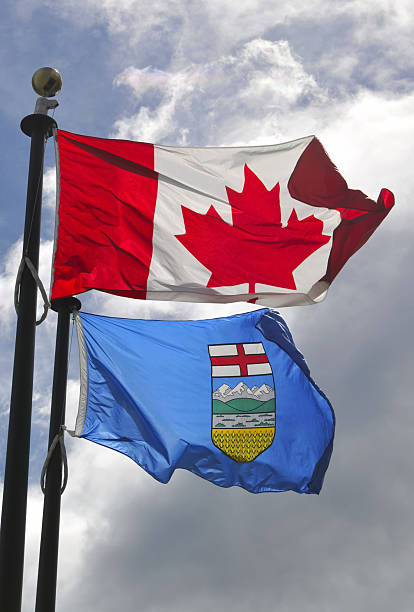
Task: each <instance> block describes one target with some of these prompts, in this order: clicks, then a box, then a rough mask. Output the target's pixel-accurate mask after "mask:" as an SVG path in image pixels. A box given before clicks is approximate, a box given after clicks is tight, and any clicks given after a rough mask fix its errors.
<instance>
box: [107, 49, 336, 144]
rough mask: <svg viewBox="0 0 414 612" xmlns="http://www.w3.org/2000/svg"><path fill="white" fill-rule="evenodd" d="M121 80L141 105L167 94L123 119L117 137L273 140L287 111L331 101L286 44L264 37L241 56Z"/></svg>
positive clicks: (129, 74)
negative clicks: (148, 95) (155, 95)
mask: <svg viewBox="0 0 414 612" xmlns="http://www.w3.org/2000/svg"><path fill="white" fill-rule="evenodd" d="M115 83H116V84H117V85H118V86H119V85H125V86H127V87H129V88H130V89H131V90H132V91H133V92H134V94H135V95H136V96H137V99H138V100H140V99H141V98H142V96H143V95H144V94H145V93H147V92H148V90H149V89H151V90H152V91H154V93H158V94H159V95H160V96H161V98H160V102H159V104H158V105H157V106H156V107H155V108H154V109H150V108H148V107H147V106H143V107H141V109H140V110H139V112H138V113H137V114H136V115H133V116H132V117H125V118H123V119H120V120H118V121H117V122H116V123H115V132H114V135H115V136H117V137H120V138H131V139H136V140H149V141H157V142H160V141H164V142H166V141H167V142H175V143H177V142H178V143H179V144H182V143H183V131H182V128H183V127H185V139H186V140H187V139H188V140H190V142H191V143H192V144H216V145H223V144H227V145H228V144H231V145H233V144H238V143H244V144H253V143H255V142H258V141H259V140H260V142H261V143H262V144H264V143H269V142H274V141H275V140H277V138H278V136H279V135H280V133H281V131H282V126H281V124H282V121H283V120H282V117H283V115H284V113H289V112H291V111H292V109H296V108H298V107H299V108H301V107H303V106H305V107H309V105H310V102H311V101H312V103H313V104H315V105H317V106H318V105H320V104H322V103H323V102H324V101H325V99H326V96H325V94H324V92H323V91H322V90H321V88H320V87H318V85H317V84H316V82H315V80H314V78H313V77H312V76H311V75H309V74H307V73H306V71H305V70H304V69H303V67H302V65H301V63H300V62H299V60H298V59H296V58H295V57H294V56H293V55H292V53H291V50H290V47H289V44H288V43H287V42H286V41H278V42H270V41H267V40H262V39H255V40H252V41H250V42H248V43H246V44H245V45H244V46H243V47H242V48H241V49H240V51H239V53H238V54H237V55H226V56H223V57H221V58H220V59H219V60H217V61H214V62H208V63H206V64H199V65H192V66H189V67H187V68H185V69H183V70H181V71H179V72H173V73H166V72H163V73H162V72H160V71H157V72H155V73H154V72H152V71H151V70H150V69H149V68H145V69H143V70H141V69H137V68H132V67H130V68H128V69H127V70H125V71H124V72H123V73H121V74H120V75H119V76H118V77H117V78H116V81H115Z"/></svg>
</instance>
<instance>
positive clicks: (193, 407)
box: [71, 309, 335, 493]
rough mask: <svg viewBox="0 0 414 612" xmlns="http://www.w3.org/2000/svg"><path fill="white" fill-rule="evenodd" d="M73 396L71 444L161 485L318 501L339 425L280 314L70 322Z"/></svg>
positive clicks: (82, 317) (83, 315)
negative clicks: (75, 441)
mask: <svg viewBox="0 0 414 612" xmlns="http://www.w3.org/2000/svg"><path fill="white" fill-rule="evenodd" d="M75 318H76V323H77V330H78V341H79V350H80V364H81V393H80V401H79V411H78V416H77V420H76V426H75V430H74V431H73V432H71V433H72V435H74V436H77V437H82V438H85V439H88V440H91V441H93V442H95V443H98V444H101V445H103V446H106V447H109V448H112V449H114V450H117V451H119V452H121V453H123V454H125V455H127V456H128V457H130V458H131V459H132V460H133V461H135V462H136V463H137V464H138V465H139V466H141V467H142V468H143V469H144V470H146V471H147V472H148V473H149V474H151V475H152V476H153V477H154V478H156V479H157V480H158V481H160V482H162V483H166V482H168V481H169V480H170V478H171V476H172V474H173V472H174V470H176V469H180V468H181V469H186V470H189V471H191V472H193V473H194V474H196V475H198V476H200V477H202V478H204V479H206V480H209V481H210V482H212V483H214V484H217V485H219V486H222V487H230V486H234V485H236V486H240V487H243V488H244V489H246V490H248V491H251V492H254V493H260V492H266V491H288V490H292V491H296V492H298V493H319V492H320V490H321V487H322V483H323V479H324V475H325V472H326V469H327V467H328V463H329V459H330V456H331V453H332V445H333V436H334V426H335V419H334V413H333V409H332V407H331V404H330V403H329V400H328V399H327V398H326V396H325V395H324V394H323V392H322V391H321V390H320V389H319V387H318V386H317V385H316V383H315V382H314V381H313V380H312V378H311V376H310V372H309V369H308V367H307V365H306V362H305V360H304V358H303V356H302V355H301V353H300V352H299V351H298V349H297V348H296V347H295V344H294V342H293V339H292V336H291V334H290V331H289V329H288V327H287V325H286V323H285V322H284V320H283V319H282V318H281V317H280V315H279V314H278V313H277V312H275V311H272V310H270V309H260V310H255V311H252V312H248V313H244V314H240V315H233V316H229V317H222V318H217V319H206V320H198V321H148V320H135V319H120V318H115V317H105V316H97V315H92V314H88V313H79V314H76V315H75Z"/></svg>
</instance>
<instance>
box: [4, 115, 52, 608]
mask: <svg viewBox="0 0 414 612" xmlns="http://www.w3.org/2000/svg"><path fill="white" fill-rule="evenodd" d="M55 126H56V122H55V121H54V120H53V119H52V118H51V117H48V116H47V115H41V114H34V115H29V116H27V117H25V118H24V119H23V121H22V123H21V128H22V130H23V132H24V133H25V134H27V135H28V136H30V137H31V147H30V164H29V178H28V184H27V200H26V219H25V227H24V239H23V255H25V256H27V257H29V258H30V260H31V261H32V263H33V265H34V266H35V268H36V269H37V268H38V264H39V243H40V218H41V203H42V184H43V158H44V148H45V141H46V137H47V136H50V135H51V132H52V128H53V127H55ZM36 298H37V287H36V283H35V281H34V279H33V277H32V275H31V274H30V272H29V270H28V268H27V266H26V267H25V269H24V271H23V275H22V278H21V284H20V297H19V313H18V317H17V329H16V344H15V353H14V367H13V380H12V391H11V400H10V417H9V434H8V440H7V454H6V467H5V474H4V489H3V509H2V519H1V533H0V602H1V604H0V605H1V609H2V611H3V612H20V609H21V599H22V582H23V562H24V542H25V528H26V505H27V485H28V472H29V452H30V426H31V415H32V391H33V363H34V345H35V329H36Z"/></svg>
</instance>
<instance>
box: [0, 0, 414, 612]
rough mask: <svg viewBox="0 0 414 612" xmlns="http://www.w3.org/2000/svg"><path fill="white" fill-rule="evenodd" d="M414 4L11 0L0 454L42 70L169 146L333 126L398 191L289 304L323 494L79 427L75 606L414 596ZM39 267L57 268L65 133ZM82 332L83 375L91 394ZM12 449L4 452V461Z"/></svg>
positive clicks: (317, 602) (406, 603) (348, 170)
mask: <svg viewBox="0 0 414 612" xmlns="http://www.w3.org/2000/svg"><path fill="white" fill-rule="evenodd" d="M413 26H414V18H413V13H412V7H411V2H409V0H394V1H393V2H391V1H389V0H375V1H374V0H340V1H337V0H329V1H328V0H311V1H307V2H305V1H304V0H291V1H290V2H281V1H280V0H274V1H273V2H268V1H266V2H265V1H264V0H237V1H236V0H220V1H218V0H209V1H208V2H207V3H204V2H201V1H196V0H186V1H185V2H184V1H183V0H152V1H151V2H149V1H148V0H99V1H98V0H58V1H56V0H54V1H53V2H52V0H44V1H41V0H13V1H12V0H5V1H4V3H3V5H2V21H1V24H0V31H1V38H0V41H1V42H0V57H1V61H0V92H1V100H2V104H1V109H0V122H1V133H2V142H1V149H0V156H1V157H0V160H1V172H2V207H1V210H0V255H1V268H0V291H1V300H0V323H1V325H0V342H1V350H0V364H1V368H0V457H1V465H2V466H3V463H4V453H5V443H6V442H5V440H6V433H7V424H8V403H9V397H10V376H11V365H12V359H13V343H14V333H15V314H14V310H13V304H12V301H13V288H14V279H15V275H16V271H17V267H18V263H19V260H20V256H21V236H22V228H23V217H24V206H25V193H26V177H27V166H28V152H29V141H28V139H27V137H26V136H24V135H23V134H22V133H21V132H20V129H19V122H20V120H21V118H22V117H24V116H25V115H27V114H29V113H31V112H33V108H34V103H35V98H36V96H35V94H34V93H33V92H32V90H31V76H32V73H33V72H34V70H36V69H37V68H39V67H41V66H45V65H50V66H55V67H57V68H58V69H59V70H60V71H61V73H62V76H63V90H62V92H61V94H59V98H58V99H59V103H60V106H59V107H58V109H57V110H56V112H55V118H56V120H57V122H58V124H59V127H61V128H62V129H65V130H69V131H72V132H77V133H84V134H90V135H94V136H101V137H108V136H111V137H122V138H130V139H139V140H145V141H151V142H158V143H163V144H171V145H184V146H185V145H198V146H203V145H254V144H270V143H277V142H283V141H286V140H291V139H295V138H299V137H302V136H305V135H308V134H316V135H317V136H318V137H319V138H320V139H321V141H322V143H323V144H324V146H325V148H326V149H327V151H328V153H329V154H330V156H331V158H332V160H333V161H334V162H335V163H336V164H337V166H338V168H339V169H340V171H341V173H342V174H343V175H344V177H345V178H346V179H347V180H348V184H349V185H350V187H353V188H359V189H362V190H363V191H364V192H365V193H367V194H368V195H369V196H370V197H372V198H374V199H376V198H377V196H378V193H379V190H380V188H381V187H388V188H389V189H391V190H392V191H393V192H394V194H395V196H396V206H395V208H394V210H393V211H392V212H391V214H390V215H389V217H388V218H387V219H386V220H385V222H384V223H383V225H382V226H381V227H380V228H379V229H378V230H377V231H376V233H375V234H374V236H373V237H372V238H371V239H370V241H369V242H368V243H367V245H365V246H364V247H363V249H362V250H361V251H359V252H358V253H357V254H356V255H355V256H354V257H353V259H352V260H350V261H349V262H348V264H347V265H346V267H345V269H344V270H343V271H342V272H341V274H340V275H339V277H338V278H337V279H336V281H335V282H334V284H333V286H332V288H331V290H330V293H329V295H328V298H327V300H326V301H325V302H323V303H322V304H319V305H316V306H311V307H297V308H291V309H285V310H283V311H282V315H283V316H285V318H286V319H287V321H288V323H289V325H290V327H291V331H292V333H293V335H294V337H295V340H296V343H297V345H298V347H299V348H300V349H301V350H302V352H303V353H304V354H305V357H306V358H307V361H308V364H309V366H310V368H311V372H312V375H313V377H314V378H315V379H316V381H317V382H318V383H319V385H320V386H321V387H322V389H323V390H324V391H325V392H326V394H327V395H328V397H329V398H330V400H331V401H332V404H333V406H334V408H335V412H336V417H337V431H336V441H335V447H334V453H333V456H332V460H331V465H330V467H329V470H328V472H327V476H326V479H325V484H324V488H323V490H322V493H321V495H320V496H306V495H302V496H301V495H298V494H295V493H281V494H259V495H253V494H250V493H247V492H245V491H243V490H241V489H239V488H233V489H221V488H219V487H215V486H214V485H212V484H210V483H208V482H206V481H204V480H202V479H200V478H197V477H196V476H193V475H192V474H190V473H187V472H183V471H181V472H178V473H176V474H175V475H174V476H173V478H172V480H171V482H170V483H169V484H168V485H161V484H159V483H158V482H156V481H154V480H152V479H151V477H150V476H148V475H147V474H146V473H145V472H144V471H143V470H141V469H140V468H138V467H137V466H136V465H135V464H134V463H133V462H132V461H131V460H129V459H127V458H125V457H123V456H121V455H119V454H117V453H114V452H112V451H110V450H107V449H105V448H100V447H98V446H96V445H94V444H92V443H90V442H87V441H84V440H72V439H70V440H67V448H68V452H69V469H70V479H69V484H68V488H67V490H66V492H65V494H64V496H63V505H62V520H61V549H60V564H59V580H58V599H57V601H58V609H59V610H60V612H69V611H72V610H74V609H76V610H78V612H90V610H99V611H100V612H111V611H114V610H140V612H167V610H168V612H190V611H191V612H192V611H194V610H197V611H199V612H207V611H210V610H211V609H214V610H227V611H228V612H236V610H237V612H245V611H246V612H247V611H248V610H251V609H252V608H253V609H255V610H258V611H260V612H262V611H266V610H272V609H273V610H277V611H278V612H304V611H305V612H314V611H315V612H316V611H318V612H348V611H349V610H353V611H354V612H367V611H371V610H372V611H374V610H375V612H389V611H390V610H392V611H393V612H413V611H414V586H413V585H414V581H413V570H412V559H413V556H414V538H413V535H412V532H413V530H412V508H413V507H414V493H413V487H412V481H413V474H412V465H413V460H414V450H413V448H414V447H413V444H412V434H413V427H414V415H413V410H412V407H413V399H412V398H413V392H412V374H411V371H410V358H411V353H412V336H413V333H412V322H411V315H410V312H411V309H412V306H411V304H412V300H413V297H414V296H413V290H412V281H410V280H409V279H410V278H412V263H411V261H412V257H413V255H414V241H413V231H412V224H413V223H414V214H413V209H412V208H410V203H409V202H410V198H409V194H411V193H412V192H413V190H414V178H413V172H412V168H411V166H412V163H411V159H412V153H413V146H412V143H413V137H414V114H413V105H414V53H413V51H414V50H413V36H412V33H413ZM46 166H47V170H46V175H45V184H44V192H45V193H44V209H43V219H42V228H43V229H42V253H41V267H40V273H41V277H42V278H43V279H44V281H45V284H48V280H49V276H50V254H51V247H52V238H53V222H54V221H53V219H54V170H53V166H54V158H53V147H52V143H50V142H49V144H48V151H47V156H46ZM82 301H83V305H84V308H85V309H86V310H92V311H95V312H99V313H107V314H127V313H128V314H132V315H135V316H138V317H147V318H151V317H160V316H165V317H169V318H185V317H188V318H197V317H204V316H221V315H224V314H228V313H232V312H236V311H238V312H240V311H243V310H245V309H246V305H244V304H236V305H232V306H230V305H229V306H214V307H212V306H211V305H200V306H192V305H190V304H182V305H178V304H175V305H174V307H172V306H170V305H169V304H164V303H139V302H136V301H132V303H131V302H130V301H128V300H123V299H115V298H109V297H108V296H104V295H89V296H86V295H85V296H83V297H82ZM55 323H56V317H55V314H54V313H51V314H50V315H49V317H48V319H47V322H46V323H44V324H42V325H41V326H40V328H38V331H37V352H36V382H35V389H34V414H33V436H32V449H31V471H30V490H29V507H28V525H27V527H28V528H27V539H26V541H27V555H26V566H25V581H24V594H23V596H24V603H23V609H24V612H29V610H30V611H31V610H32V609H33V602H34V593H35V583H36V573H37V555H38V545H39V532H40V525H41V512H42V495H41V492H40V488H39V485H38V480H39V474H40V469H41V465H42V461H43V459H44V456H45V454H46V443H47V432H48V416H49V414H48V413H49V400H50V386H51V377H52V360H51V354H52V353H53V344H54V334H55ZM77 368H78V366H77V347H76V339H75V338H73V343H72V347H71V368H70V380H69V384H68V418H67V424H68V425H69V426H72V425H73V423H74V418H75V413H76V403H77V398H78V382H77V377H78V374H77ZM2 469H3V467H2Z"/></svg>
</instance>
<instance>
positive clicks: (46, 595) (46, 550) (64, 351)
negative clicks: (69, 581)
mask: <svg viewBox="0 0 414 612" xmlns="http://www.w3.org/2000/svg"><path fill="white" fill-rule="evenodd" d="M80 307H81V303H80V301H79V300H78V299H76V298H73V297H71V298H63V299H60V300H54V301H53V302H52V308H53V310H56V311H57V312H58V313H59V314H58V324H57V331H56V349H55V367H54V373H53V390H52V404H51V410H50V428H49V445H48V448H50V447H51V445H52V443H53V441H54V439H55V437H56V436H57V435H58V434H59V433H60V432H61V426H62V425H63V424H64V421H65V406H66V383H67V374H68V345H69V327H70V313H71V312H73V311H74V310H79V309H80ZM61 485H62V454H61V449H60V445H59V444H58V445H57V446H55V449H54V451H53V454H52V456H51V458H50V462H49V464H48V467H47V473H46V485H45V499H44V504H43V521H42V536H41V541H40V555H39V572H38V578H37V592H36V608H35V610H36V612H54V610H55V603H56V579H57V563H58V551H59V524H60V500H61Z"/></svg>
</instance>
